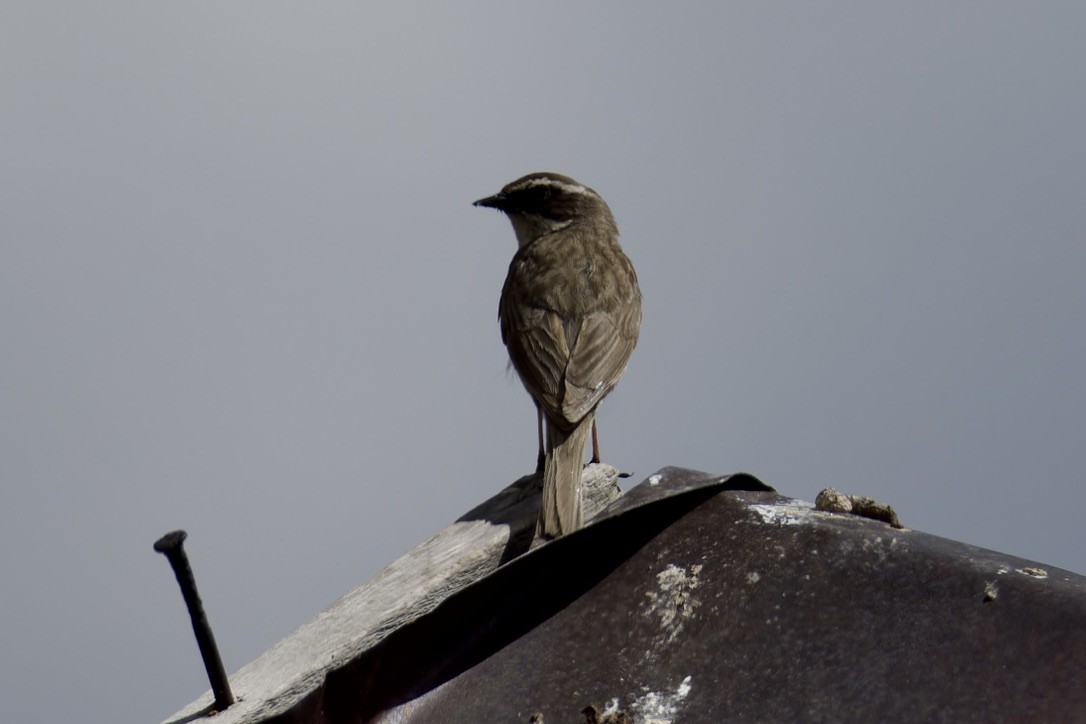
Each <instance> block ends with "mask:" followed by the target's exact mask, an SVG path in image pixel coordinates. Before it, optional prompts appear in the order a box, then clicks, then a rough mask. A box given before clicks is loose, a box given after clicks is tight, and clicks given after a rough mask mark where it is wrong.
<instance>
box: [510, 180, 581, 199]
mask: <svg viewBox="0 0 1086 724" xmlns="http://www.w3.org/2000/svg"><path fill="white" fill-rule="evenodd" d="M534 186H553V187H554V188H559V189H562V190H563V191H565V192H567V193H571V194H581V195H583V196H596V195H597V194H595V193H594V192H592V191H591V190H590V189H589V188H588V187H586V186H581V185H580V184H567V183H566V182H564V181H559V180H558V179H555V178H534V179H530V180H528V181H525V182H524V183H519V184H517V185H516V186H514V187H512V188H511V189H509V192H510V193H514V192H516V191H523V190H525V189H530V188H532V187H534Z"/></svg>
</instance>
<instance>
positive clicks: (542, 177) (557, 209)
mask: <svg viewBox="0 0 1086 724" xmlns="http://www.w3.org/2000/svg"><path fill="white" fill-rule="evenodd" d="M474 205H475V206H484V207H487V208H491V209H498V210H499V211H502V212H504V213H505V215H506V216H508V217H509V221H510V222H512V224H513V231H514V232H515V233H516V235H517V244H518V245H519V246H524V245H526V244H529V243H531V242H533V241H535V240H536V239H538V238H539V237H541V236H545V235H547V234H553V233H554V232H556V231H561V230H562V229H565V228H566V227H569V226H571V225H573V224H577V223H580V222H584V221H588V222H592V223H603V224H606V225H607V226H608V227H610V228H611V229H612V230H614V225H615V222H614V218H613V217H612V216H611V210H610V209H609V208H607V204H606V203H605V202H604V200H603V199H602V198H600V195H599V194H597V193H596V192H595V191H593V190H592V189H590V188H589V187H587V186H585V185H584V184H580V183H578V182H576V181H574V180H573V179H571V178H570V177H569V176H563V175H562V174H560V173H550V172H541V173H530V174H528V175H527V176H524V177H522V178H519V179H517V180H516V181H513V182H512V183H509V184H506V186H505V187H504V188H503V189H502V190H501V191H499V192H498V193H496V194H494V195H493V196H488V197H486V198H485V199H479V200H478V201H476V202H475V204H474ZM615 231H616V233H617V230H615Z"/></svg>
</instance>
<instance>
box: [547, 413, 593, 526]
mask: <svg viewBox="0 0 1086 724" xmlns="http://www.w3.org/2000/svg"><path fill="white" fill-rule="evenodd" d="M544 417H546V416H544ZM593 417H594V415H592V414H589V415H587V416H586V417H585V418H584V419H583V420H581V422H580V423H579V424H578V425H577V427H575V428H573V429H572V430H569V431H565V430H562V429H560V428H559V427H558V426H557V425H555V424H554V423H553V422H551V421H550V419H549V418H548V419H547V420H546V425H547V446H546V460H545V461H544V464H543V500H542V504H541V506H540V508H539V521H538V522H537V523H536V536H542V537H546V538H555V537H557V536H560V535H565V534H566V533H572V532H573V531H575V530H577V529H578V528H580V527H581V525H582V524H583V522H584V520H583V519H584V513H583V510H582V505H581V472H582V470H583V468H584V446H585V443H586V442H587V441H588V436H589V434H590V433H591V432H592V418H593Z"/></svg>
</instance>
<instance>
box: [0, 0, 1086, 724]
mask: <svg viewBox="0 0 1086 724" xmlns="http://www.w3.org/2000/svg"><path fill="white" fill-rule="evenodd" d="M371 5H372V4H369V3H349V4H348V3H334V4H321V5H314V4H295V3H278V2H260V3H251V2H250V3H231V4H223V3H213V4H212V3H206V4H193V3H169V4H162V3H150V4H149V3H122V2H99V3H93V4H91V3H67V4H66V6H65V4H63V3H62V4H54V3H37V2H27V1H24V0H15V1H14V2H12V1H11V0H9V2H6V3H4V4H3V7H2V8H0V99H2V100H0V130H2V132H0V166H2V168H3V172H2V173H0V340H2V344H3V354H2V355H0V481H2V504H0V573H2V575H3V580H4V585H3V587H2V590H0V711H3V712H4V718H5V719H7V720H10V721H20V722H57V721H132V722H144V721H154V720H158V719H161V718H163V717H165V716H167V715H169V714H170V713H172V712H173V711H175V710H176V709H177V708H179V707H180V706H181V705H183V704H185V703H187V702H188V701H190V700H191V699H193V698H195V697H196V696H197V695H199V694H200V693H201V692H202V691H204V690H205V689H206V688H207V681H206V679H205V677H204V674H203V671H202V668H201V665H200V662H199V658H198V655H197V652H196V648H195V644H194V641H193V638H192V633H191V630H190V628H189V624H188V621H187V619H186V616H185V613H184V610H183V607H182V604H181V599H180V595H179V593H178V591H177V587H176V585H175V583H174V581H173V578H172V575H171V574H170V572H169V569H168V567H167V565H166V562H165V561H164V560H163V559H162V558H161V557H160V556H157V555H155V554H154V553H153V552H152V551H151V544H152V542H153V541H154V540H155V539H156V538H157V537H158V536H159V535H160V534H162V533H164V532H166V531H168V530H170V529H173V528H178V527H183V528H186V529H187V530H188V531H189V533H190V536H191V537H190V540H189V543H188V548H189V551H190V555H191V556H192V559H193V564H194V567H195V569H196V576H197V580H198V581H199V583H200V587H201V592H202V594H203V597H204V601H205V604H206V605H207V609H208V613H209V616H210V618H211V622H212V624H213V625H214V627H215V632H216V636H217V638H218V640H219V643H220V646H221V648H222V651H223V656H224V659H225V661H226V665H227V668H228V669H229V670H230V671H234V670H236V669H237V668H239V667H240V666H242V665H243V664H245V663H246V662H248V661H249V660H251V659H252V658H254V657H255V656H256V655H258V654H259V653H260V652H262V651H263V650H264V649H266V648H267V647H269V646H270V645H272V644H274V643H275V642H276V641H277V640H278V639H280V638H281V637H282V636H284V635H286V634H287V633H289V632H290V631H291V630H292V629H293V628H295V627H296V626H298V625H300V624H301V623H303V622H304V621H306V620H308V619H309V618H311V617H312V616H313V615H314V614H316V613H317V612H318V611H319V610H320V609H321V608H323V607H324V606H326V605H327V604H329V603H331V602H332V601H333V600H334V599H335V598H337V597H338V596H339V595H340V594H342V593H343V592H344V591H346V590H347V589H349V588H350V587H352V586H354V585H355V584H357V583H360V582H362V581H364V580H366V579H367V578H369V577H370V576H371V575H373V574H374V573H375V572H376V571H377V570H379V569H380V568H381V567H382V566H383V565H384V564H386V563H388V562H389V561H391V560H392V559H393V558H394V557H396V556H397V555H399V554H400V553H402V552H404V551H405V550H407V549H409V548H410V547H412V546H413V545H415V544H416V543H419V542H421V541H422V540H424V539H425V538H427V537H429V536H430V535H431V534H432V533H434V532H436V531H437V530H438V529H440V528H441V527H442V526H444V525H445V524H447V523H448V522H450V521H451V520H453V519H455V518H456V517H457V516H459V515H460V514H461V513H463V512H464V511H466V510H468V509H469V508H471V507H472V506H474V505H475V504H476V503H478V502H479V501H481V500H483V499H485V498H486V497H488V496H489V495H491V494H492V493H494V492H496V491H497V490H499V489H500V488H501V487H502V486H504V485H505V484H507V483H509V482H511V481H512V480H514V479H515V478H517V477H518V476H520V475H522V474H524V473H526V472H529V471H530V470H531V469H532V467H533V465H534V462H535V430H534V421H533V420H534V418H533V414H534V413H533V407H532V404H531V402H530V401H529V399H528V397H527V395H526V394H525V393H524V391H523V390H522V389H521V387H520V385H519V383H517V382H516V380H515V379H514V378H513V377H512V376H511V375H510V374H509V373H508V372H507V371H506V356H505V350H504V348H503V347H502V345H501V342H500V339H499V334H498V326H497V321H496V312H497V299H498V292H499V290H500V288H501V283H502V280H503V278H504V275H505V270H506V267H507V265H508V262H509V259H510V257H511V256H512V253H513V251H514V248H515V243H514V240H513V234H512V230H511V228H510V227H509V225H508V223H507V222H506V221H505V220H504V219H503V218H502V217H501V216H500V215H499V214H497V213H494V212H488V211H484V210H479V209H473V208H472V207H471V201H473V200H474V199H476V198H479V197H481V196H484V195H488V194H491V193H493V192H494V191H496V190H497V189H498V188H499V187H501V186H502V185H503V184H505V183H506V182H508V181H510V180H512V179H513V178H516V177H518V176H520V175H522V174H524V173H527V172H530V171H537V170H553V171H559V172H563V173H567V174H569V175H572V176H574V177H575V178H577V179H578V180H580V181H582V182H584V183H587V184H589V185H591V186H593V187H594V188H595V189H597V190H598V191H599V192H600V193H601V194H602V195H603V196H604V198H605V199H607V200H608V202H609V203H610V205H611V208H612V209H613V211H614V212H615V216H616V217H617V219H618V222H619V226H620V227H621V229H622V232H623V236H622V241H623V244H624V247H625V249H626V251H627V253H628V254H629V256H630V257H631V258H632V259H633V261H634V264H635V265H636V266H637V269H638V272H639V275H640V279H641V288H642V291H643V293H644V309H645V317H644V325H643V332H642V337H641V341H640V345H639V347H638V349H637V350H636V352H635V353H634V357H633V360H632V362H631V365H630V368H629V371H628V372H627V374H626V376H625V378H624V379H623V381H622V382H621V384H620V385H619V386H618V388H617V391H616V392H615V393H614V394H613V395H612V396H611V397H609V398H608V399H607V401H606V402H605V403H604V406H603V407H602V408H601V414H600V430H601V442H602V445H603V453H604V458H605V460H606V461H607V462H610V463H612V464H614V465H616V466H618V467H620V468H622V469H625V470H630V471H634V473H635V476H634V478H632V481H633V482H637V481H640V480H642V479H644V477H646V476H647V475H649V474H651V473H652V472H654V471H655V470H657V469H658V468H660V467H663V466H665V465H682V466H687V467H693V468H698V469H701V470H706V471H712V472H720V473H725V472H732V471H737V470H745V471H749V472H751V473H754V474H755V475H757V476H759V477H760V478H762V479H763V480H765V481H766V482H767V483H769V484H771V485H774V486H776V487H777V488H778V489H779V490H780V491H781V492H783V493H785V494H788V495H792V496H795V497H799V498H804V499H807V500H811V499H813V497H814V495H815V494H816V492H817V491H818V490H819V489H820V488H822V487H823V486H826V485H834V486H837V487H840V488H842V489H845V490H848V491H851V492H860V493H865V494H869V495H874V496H876V497H878V498H880V499H883V500H885V501H886V502H889V503H891V504H892V505H894V506H895V507H896V508H897V510H898V511H899V513H900V514H901V517H902V520H903V521H904V522H905V524H906V525H908V526H909V527H912V528H916V529H920V530H924V531H927V532H930V533H935V534H938V535H942V536H946V537H949V538H954V539H957V540H962V541H966V542H969V543H974V544H977V545H980V546H984V547H988V548H994V549H996V550H999V551H1003V552H1006V553H1011V554H1015V555H1020V556H1023V557H1026V558H1032V559H1035V560H1039V561H1041V562H1044V563H1047V564H1051V565H1055V566H1060V567H1064V568H1070V569H1072V570H1076V571H1079V572H1083V571H1086V545H1084V544H1086V540H1084V539H1086V536H1084V534H1083V526H1082V523H1081V518H1082V511H1083V509H1084V508H1086V493H1084V488H1083V485H1082V475H1083V474H1082V469H1083V463H1082V450H1083V447H1084V445H1086V383H1084V381H1083V370H1084V369H1086V335H1084V334H1083V317H1084V312H1086V285H1084V284H1083V276H1084V272H1086V203H1084V202H1083V199H1084V198H1086V171H1084V169H1086V142H1084V140H1083V128H1086V87H1084V86H1086V81H1084V80H1083V68H1086V44H1084V43H1083V42H1082V38H1083V36H1084V34H1086V6H1083V5H1081V4H1074V3H1061V4H1056V3H1051V4H1049V3H1030V4H1025V3H955V4H952V5H951V4H946V3H909V4H907V5H906V4H895V5H892V6H885V5H880V6H879V7H875V6H874V5H872V4H866V3H855V4H847V5H844V4H837V5H834V4H827V3H819V4H807V3H804V4H799V3H795V4H772V5H770V4H766V3H748V4H743V5H739V4H729V5H724V4H722V3H701V4H689V5H686V6H684V7H683V8H682V9H681V10H678V11H676V10H675V7H676V6H674V5H672V6H669V7H668V8H665V7H664V6H663V4H659V5H650V4H639V3H617V2H615V3H591V4H589V3H546V4H542V3H534V4H531V5H528V4H511V3H496V2H495V3H487V4H480V3H474V4H470V5H469V4H464V3H460V4H457V5H456V7H453V5H452V4H436V3H433V4H429V5H425V4H419V3H399V4H395V5H394V4H388V5H387V6H386V7H383V8H379V9H372V8H371Z"/></svg>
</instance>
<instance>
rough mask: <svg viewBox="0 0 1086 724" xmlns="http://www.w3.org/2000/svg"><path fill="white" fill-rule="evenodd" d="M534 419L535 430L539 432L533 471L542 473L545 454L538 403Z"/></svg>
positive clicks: (541, 416) (541, 411)
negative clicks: (537, 450)
mask: <svg viewBox="0 0 1086 724" xmlns="http://www.w3.org/2000/svg"><path fill="white" fill-rule="evenodd" d="M535 419H536V430H537V431H538V432H539V455H538V456H537V457H536V460H535V471H536V472H537V473H539V474H541V475H542V474H543V462H544V461H545V460H546V459H547V455H546V453H544V452H543V408H541V407H540V406H539V405H536V406H535Z"/></svg>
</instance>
